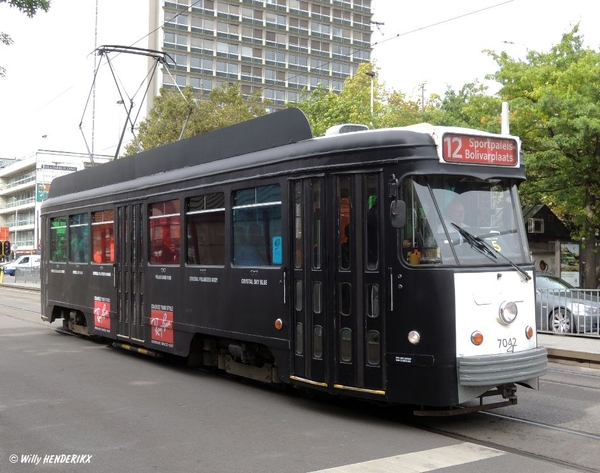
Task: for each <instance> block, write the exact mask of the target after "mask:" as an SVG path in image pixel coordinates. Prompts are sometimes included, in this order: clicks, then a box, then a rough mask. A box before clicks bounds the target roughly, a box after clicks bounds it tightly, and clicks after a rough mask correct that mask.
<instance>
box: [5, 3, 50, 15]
mask: <svg viewBox="0 0 600 473" xmlns="http://www.w3.org/2000/svg"><path fill="white" fill-rule="evenodd" d="M8 5H9V6H10V7H14V8H16V9H17V10H19V11H21V12H23V13H25V14H26V15H27V16H28V17H29V18H32V17H33V16H34V15H35V14H36V13H37V12H38V10H43V11H45V12H47V11H48V9H49V8H50V0H8Z"/></svg>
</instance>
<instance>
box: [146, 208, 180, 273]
mask: <svg viewBox="0 0 600 473" xmlns="http://www.w3.org/2000/svg"><path fill="white" fill-rule="evenodd" d="M179 212H180V204H179V200H167V201H164V202H156V203H153V204H150V205H148V215H149V225H150V246H149V251H150V255H149V257H148V260H149V261H150V264H172V265H174V264H179V262H180V260H181V256H180V255H181V253H180V251H181V225H180V222H181V216H180V213H179Z"/></svg>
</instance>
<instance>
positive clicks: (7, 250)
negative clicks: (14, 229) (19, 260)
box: [0, 240, 10, 257]
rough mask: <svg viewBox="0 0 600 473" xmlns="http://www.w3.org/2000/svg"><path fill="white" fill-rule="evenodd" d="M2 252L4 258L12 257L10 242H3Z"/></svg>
mask: <svg viewBox="0 0 600 473" xmlns="http://www.w3.org/2000/svg"><path fill="white" fill-rule="evenodd" d="M0 250H2V256H5V257H6V256H10V241H8V240H5V241H1V242H0Z"/></svg>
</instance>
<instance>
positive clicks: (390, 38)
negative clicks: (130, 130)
mask: <svg viewBox="0 0 600 473" xmlns="http://www.w3.org/2000/svg"><path fill="white" fill-rule="evenodd" d="M202 1H203V0H196V1H195V2H194V3H192V5H191V6H190V8H193V7H194V6H196V5H197V4H199V3H200V2H202ZM512 2H514V0H506V1H503V2H500V3H496V4H494V5H490V6H487V7H484V8H480V9H478V10H473V11H470V12H467V13H464V14H462V15H457V16H454V17H451V18H447V19H445V20H441V21H438V22H435V23H431V24H428V25H424V26H421V27H419V28H415V29H412V30H409V31H405V32H403V33H398V34H396V35H394V36H392V37H389V38H386V39H383V40H381V41H378V42H375V43H372V44H371V48H375V47H376V46H379V45H381V44H383V43H387V42H388V41H392V40H394V39H397V38H401V37H403V36H407V35H409V34H413V33H417V32H419V31H423V30H426V29H429V28H433V27H435V26H439V25H442V24H445V23H449V22H452V21H456V20H459V19H462V18H466V17H468V16H471V15H475V14H478V13H481V12H484V11H487V10H491V9H493V8H497V7H500V6H503V5H506V4H508V3H512ZM188 12H189V11H188V9H186V10H182V11H180V12H178V13H176V14H175V15H174V16H172V17H171V18H169V19H166V20H165V21H164V22H162V23H161V24H160V25H159V26H157V27H156V28H155V29H153V30H152V31H150V32H148V33H147V34H146V35H144V36H142V37H141V38H139V39H138V40H137V41H135V42H134V43H132V44H131V45H130V46H135V45H136V44H138V43H139V42H141V41H143V40H144V39H146V38H148V37H149V36H151V35H152V34H154V33H156V32H157V31H159V30H160V29H161V28H162V27H164V26H165V24H167V23H169V22H171V21H173V20H174V19H176V18H177V17H178V16H180V15H183V14H186V13H188ZM360 51H365V49H361V48H354V50H353V51H351V53H350V57H351V58H352V57H354V55H355V54H357V53H358V52H360ZM332 62H333V59H329V60H325V61H324V62H323V63H320V64H319V66H318V67H322V66H325V65H329V64H331V63H332ZM315 69H316V68H315ZM300 75H301V74H294V75H292V76H289V77H288V79H287V80H288V82H289V80H290V79H294V78H296V77H299V76H300ZM73 87H74V85H71V86H70V87H68V88H67V89H65V90H64V91H62V92H61V93H60V94H58V95H57V96H55V97H54V98H52V99H51V100H49V101H48V102H46V103H45V104H44V105H42V106H41V107H39V108H38V109H37V110H36V111H35V112H34V113H37V112H39V111H40V110H42V109H43V108H45V107H46V106H48V105H50V104H51V103H52V102H54V101H55V100H56V99H58V98H59V97H60V96H62V95H64V94H65V93H66V92H68V91H69V90H70V89H72V88H73Z"/></svg>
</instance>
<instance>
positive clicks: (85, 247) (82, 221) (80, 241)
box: [69, 213, 90, 263]
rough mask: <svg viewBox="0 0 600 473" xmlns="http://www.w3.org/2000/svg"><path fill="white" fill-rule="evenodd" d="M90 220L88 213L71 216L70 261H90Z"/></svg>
mask: <svg viewBox="0 0 600 473" xmlns="http://www.w3.org/2000/svg"><path fill="white" fill-rule="evenodd" d="M89 221H90V219H89V215H88V214H87V213H85V214H77V215H71V216H70V217H69V238H70V246H69V261H70V262H71V263H89V262H90V228H89Z"/></svg>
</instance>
